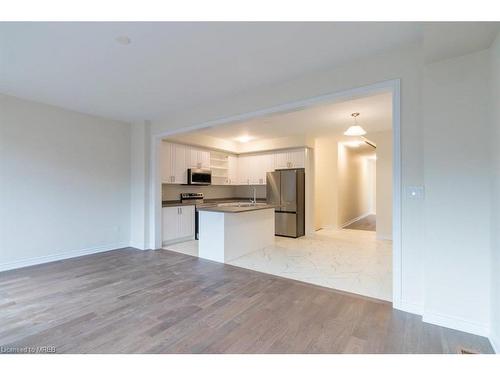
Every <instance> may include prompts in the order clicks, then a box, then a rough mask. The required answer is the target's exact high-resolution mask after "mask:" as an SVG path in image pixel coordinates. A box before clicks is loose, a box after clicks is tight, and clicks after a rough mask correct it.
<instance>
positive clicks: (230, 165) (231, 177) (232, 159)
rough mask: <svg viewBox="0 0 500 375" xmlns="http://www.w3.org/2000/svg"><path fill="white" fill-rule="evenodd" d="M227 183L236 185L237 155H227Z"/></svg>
mask: <svg viewBox="0 0 500 375" xmlns="http://www.w3.org/2000/svg"><path fill="white" fill-rule="evenodd" d="M227 184H228V185H238V157H237V156H236V155H229V156H228V157H227Z"/></svg>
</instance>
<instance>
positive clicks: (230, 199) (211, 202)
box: [161, 198, 266, 208]
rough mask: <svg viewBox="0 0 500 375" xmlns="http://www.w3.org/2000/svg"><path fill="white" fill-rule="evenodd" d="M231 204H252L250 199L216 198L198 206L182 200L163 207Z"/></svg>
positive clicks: (170, 201)
mask: <svg viewBox="0 0 500 375" xmlns="http://www.w3.org/2000/svg"><path fill="white" fill-rule="evenodd" d="M230 202H250V198H215V199H205V200H204V201H203V203H199V204H196V203H194V202H183V203H182V202H181V201H180V200H169V201H162V202H161V203H162V207H175V206H195V205H197V206H198V207H199V208H202V207H203V208H207V207H213V206H215V205H216V204H217V203H230ZM257 202H259V203H265V202H266V199H262V198H257Z"/></svg>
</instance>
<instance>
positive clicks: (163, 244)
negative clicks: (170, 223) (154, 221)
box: [162, 236, 195, 246]
mask: <svg viewBox="0 0 500 375" xmlns="http://www.w3.org/2000/svg"><path fill="white" fill-rule="evenodd" d="M194 239H195V238H194V236H188V237H182V238H176V239H175V240H170V241H163V243H162V246H168V245H174V244H176V243H179V242H186V241H194Z"/></svg>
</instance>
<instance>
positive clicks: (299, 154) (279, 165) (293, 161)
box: [274, 148, 305, 169]
mask: <svg viewBox="0 0 500 375" xmlns="http://www.w3.org/2000/svg"><path fill="white" fill-rule="evenodd" d="M304 167H305V149H303V148H301V149H297V150H286V151H278V152H276V153H275V154H274V168H275V169H286V168H304Z"/></svg>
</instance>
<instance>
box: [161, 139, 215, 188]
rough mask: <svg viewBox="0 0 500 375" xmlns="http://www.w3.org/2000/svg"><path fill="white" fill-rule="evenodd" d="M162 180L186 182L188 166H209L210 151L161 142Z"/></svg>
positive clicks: (165, 181) (174, 182)
mask: <svg viewBox="0 0 500 375" xmlns="http://www.w3.org/2000/svg"><path fill="white" fill-rule="evenodd" d="M161 164H162V182H163V183H165V184H186V183H187V170H188V168H204V169H209V168H210V152H209V151H205V150H202V149H199V148H196V147H191V146H186V145H181V144H177V143H170V142H163V144H162V163H161Z"/></svg>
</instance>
